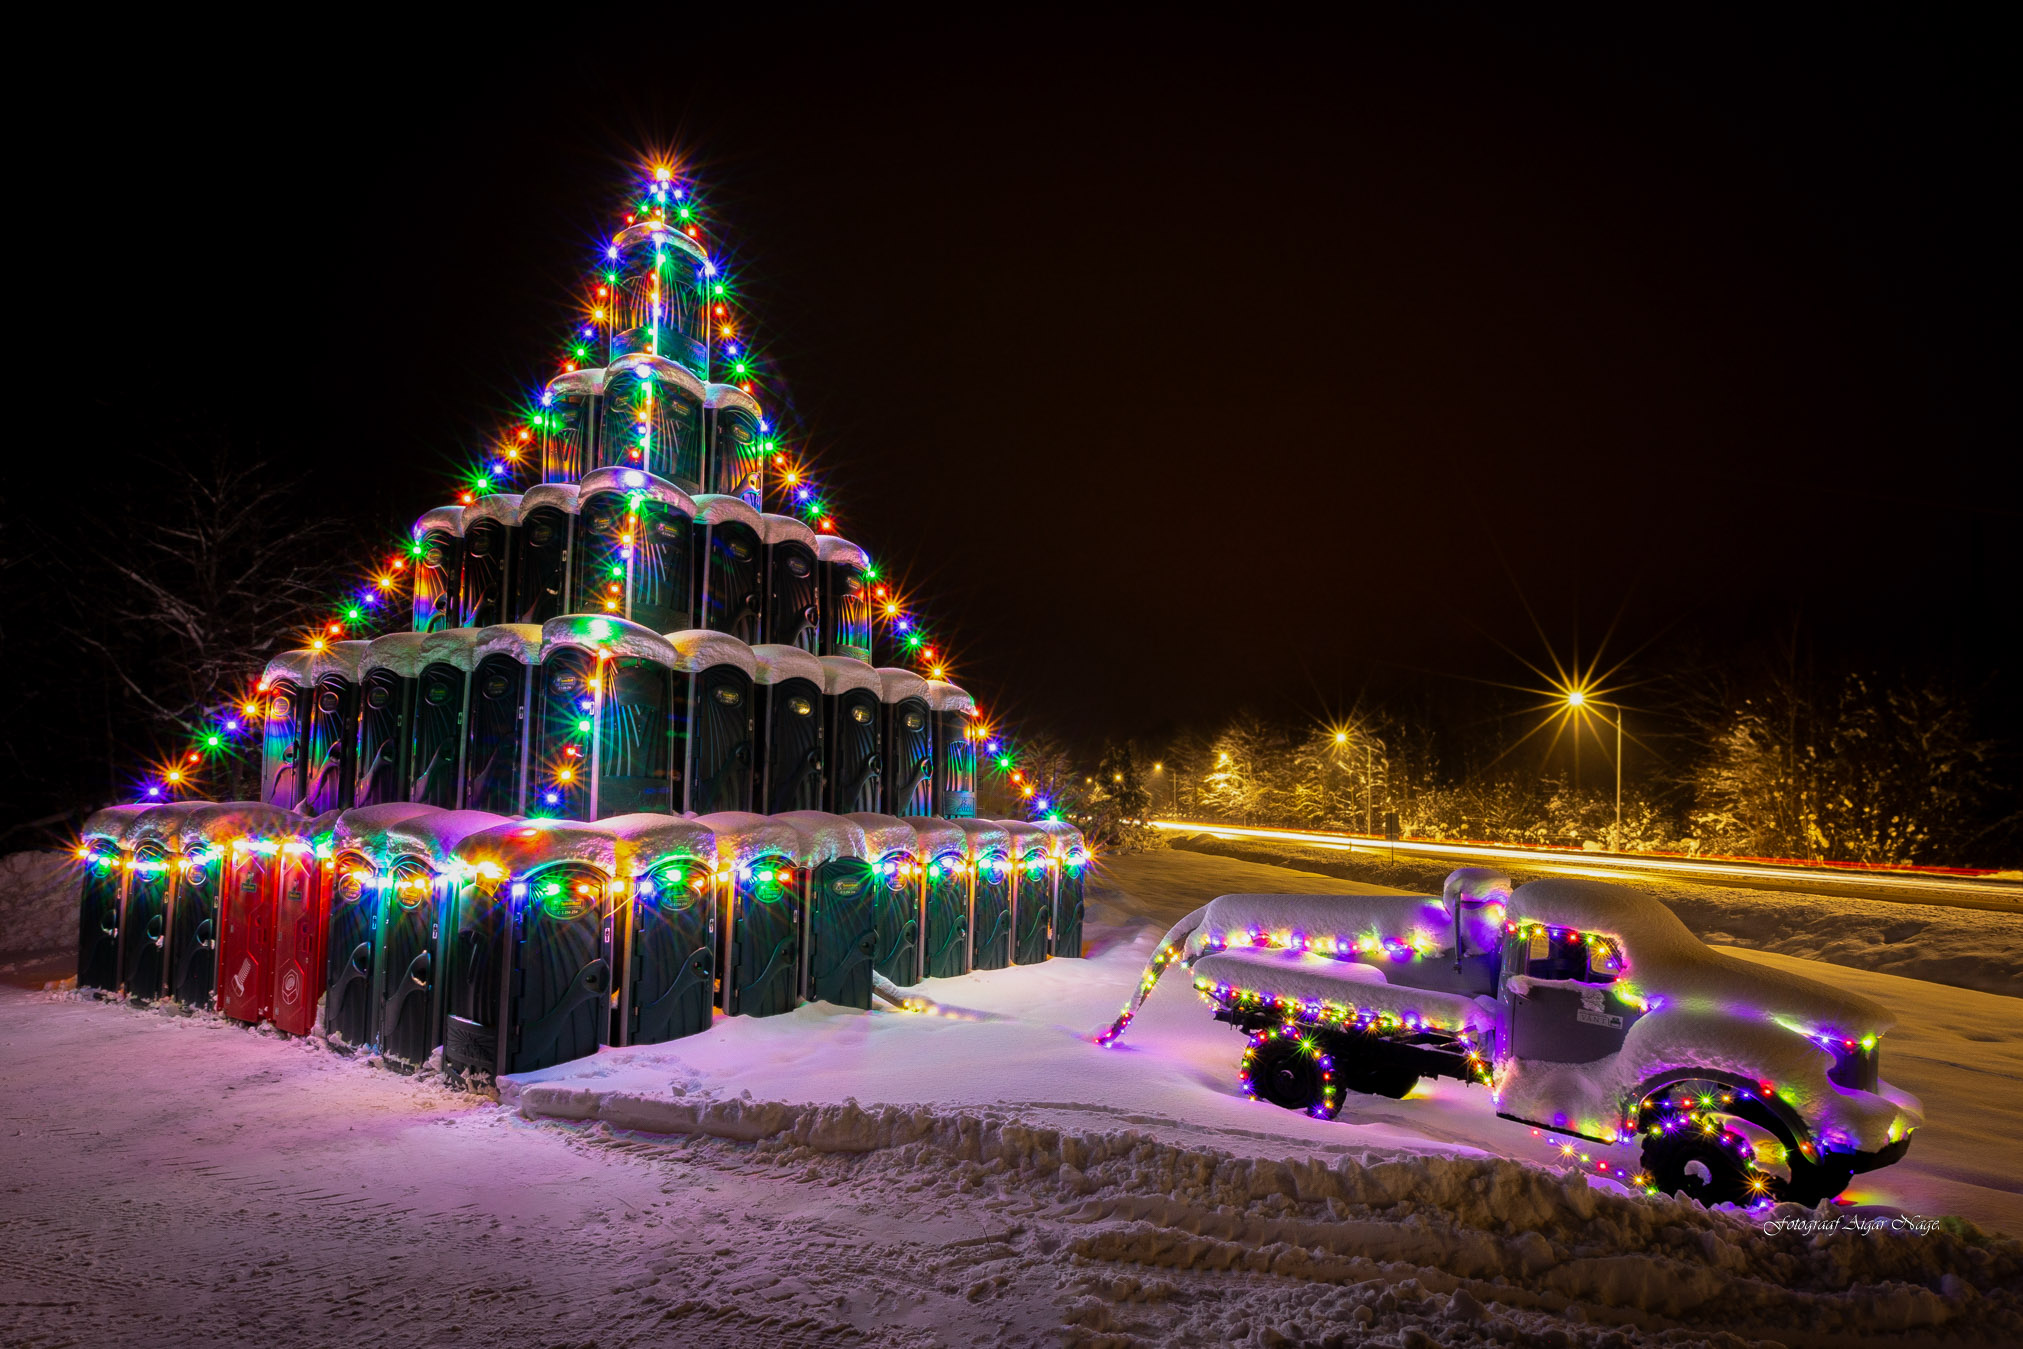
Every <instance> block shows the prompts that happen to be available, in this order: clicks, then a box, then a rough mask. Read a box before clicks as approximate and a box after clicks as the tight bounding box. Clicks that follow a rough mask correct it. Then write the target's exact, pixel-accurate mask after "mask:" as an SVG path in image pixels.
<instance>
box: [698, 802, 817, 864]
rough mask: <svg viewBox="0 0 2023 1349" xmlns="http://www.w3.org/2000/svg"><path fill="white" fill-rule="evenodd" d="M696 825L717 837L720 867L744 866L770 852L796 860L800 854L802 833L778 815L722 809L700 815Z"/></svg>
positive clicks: (717, 853)
mask: <svg viewBox="0 0 2023 1349" xmlns="http://www.w3.org/2000/svg"><path fill="white" fill-rule="evenodd" d="M695 822H696V823H697V824H699V825H701V826H702V827H703V828H705V829H707V830H709V831H710V832H711V833H713V834H715V835H716V855H717V865H718V866H719V867H736V866H742V865H744V864H745V863H746V862H749V861H751V860H752V859H753V858H756V857H761V856H763V855H765V854H766V853H785V854H786V855H787V856H789V857H792V856H794V855H795V854H797V853H798V852H799V851H800V847H801V836H800V834H799V833H798V832H796V831H795V829H794V826H793V825H791V824H787V823H784V822H783V821H781V820H780V819H779V818H777V817H775V816H769V815H754V814H752V813H751V812H750V811H748V810H722V811H718V812H717V813H716V814H714V815H698V816H697V817H696V821H695Z"/></svg>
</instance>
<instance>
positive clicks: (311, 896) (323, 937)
mask: <svg viewBox="0 0 2023 1349" xmlns="http://www.w3.org/2000/svg"><path fill="white" fill-rule="evenodd" d="M332 818H334V816H333V817H332ZM319 826H322V827H324V828H327V822H326V821H324V820H319V821H317V822H315V823H313V824H310V825H308V826H306V827H302V833H301V834H300V835H298V836H296V837H294V838H289V839H286V840H284V841H283V843H282V845H281V851H280V853H279V854H278V855H277V856H276V857H274V858H273V860H272V861H271V862H270V864H269V865H270V868H271V870H270V871H269V875H270V877H271V879H272V882H273V885H274V1010H273V1013H272V1020H273V1022H274V1027H275V1029H277V1030H280V1031H284V1032H286V1033H287V1034H289V1035H307V1034H308V1033H309V1032H310V1031H311V1030H313V1029H314V1028H315V1026H316V1013H317V1011H318V1010H319V1009H320V1008H321V1006H322V1004H323V980H324V976H325V973H326V970H325V964H326V960H327V953H326V950H325V946H324V943H325V942H326V941H327V940H328V937H329V932H330V926H329V922H328V913H329V908H328V904H329V898H330V889H329V886H328V884H327V882H328V880H329V873H328V872H327V871H326V870H325V866H326V864H327V863H328V861H329V859H328V858H327V857H323V856H319V855H318V849H317V844H316V839H315V834H316V832H318V830H319Z"/></svg>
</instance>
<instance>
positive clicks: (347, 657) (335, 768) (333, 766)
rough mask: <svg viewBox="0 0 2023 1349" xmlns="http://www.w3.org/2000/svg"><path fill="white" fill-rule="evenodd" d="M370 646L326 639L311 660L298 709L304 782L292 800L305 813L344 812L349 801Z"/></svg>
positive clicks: (353, 785) (355, 777) (354, 785)
mask: <svg viewBox="0 0 2023 1349" xmlns="http://www.w3.org/2000/svg"><path fill="white" fill-rule="evenodd" d="M407 635H408V636H410V637H412V636H414V634H413V633H409V634H407ZM371 646H372V643H371V642H366V641H349V642H330V643H327V644H326V645H325V646H324V647H323V649H322V650H321V651H318V652H317V653H316V659H315V660H313V661H311V662H310V665H309V679H310V686H309V690H308V698H307V700H306V701H307V706H306V707H305V708H304V709H303V712H302V716H303V726H302V778H303V781H304V783H305V786H304V788H303V792H302V798H301V800H300V801H298V802H297V803H296V807H297V809H299V810H301V811H303V812H304V813H305V814H310V815H321V814H322V813H323V812H324V811H327V810H344V809H348V808H349V807H350V805H351V803H352V797H353V794H354V793H355V792H356V790H357V786H358V702H359V697H358V693H359V687H358V686H359V681H360V679H361V678H362V677H363V673H364V666H365V657H366V655H367V652H368V651H369V649H370V648H371Z"/></svg>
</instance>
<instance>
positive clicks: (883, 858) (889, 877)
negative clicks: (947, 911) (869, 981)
mask: <svg viewBox="0 0 2023 1349" xmlns="http://www.w3.org/2000/svg"><path fill="white" fill-rule="evenodd" d="M844 818H846V819H848V820H849V821H850V823H852V824H854V825H856V826H857V827H858V828H859V829H861V830H862V831H863V832H864V855H865V856H866V857H867V858H869V859H870V861H871V883H872V886H873V888H874V889H876V890H877V892H878V894H877V900H876V909H877V914H878V946H877V950H876V952H875V954H874V955H873V957H872V960H871V967H872V968H873V969H874V970H876V971H877V972H878V973H880V974H882V975H884V976H885V977H886V978H887V979H890V980H891V981H892V982H893V983H895V984H899V985H901V986H902V987H904V986H907V985H911V984H917V983H919V982H920V980H921V979H922V978H923V977H924V976H925V970H924V968H923V964H922V959H921V950H922V948H921V942H920V933H921V926H922V918H921V898H922V889H921V883H920V881H921V864H920V855H919V846H920V843H919V837H918V835H916V834H915V833H914V831H913V825H914V824H915V823H918V821H917V820H902V819H900V818H899V817H898V816H896V815H872V814H856V815H848V816H845V817H844Z"/></svg>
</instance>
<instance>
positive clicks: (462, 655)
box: [421, 628, 481, 673]
mask: <svg viewBox="0 0 2023 1349" xmlns="http://www.w3.org/2000/svg"><path fill="white" fill-rule="evenodd" d="M480 631H481V629H478V628H438V629H437V630H436V631H434V632H431V633H429V634H428V636H427V637H426V638H425V639H424V640H423V642H422V644H421V666H422V668H423V669H427V668H428V667H429V666H431V665H447V666H450V667H451V668H453V669H458V670H462V671H464V672H466V673H469V672H470V671H471V670H473V669H475V668H476V667H477V663H478V659H477V648H478V633H479V632H480Z"/></svg>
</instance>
